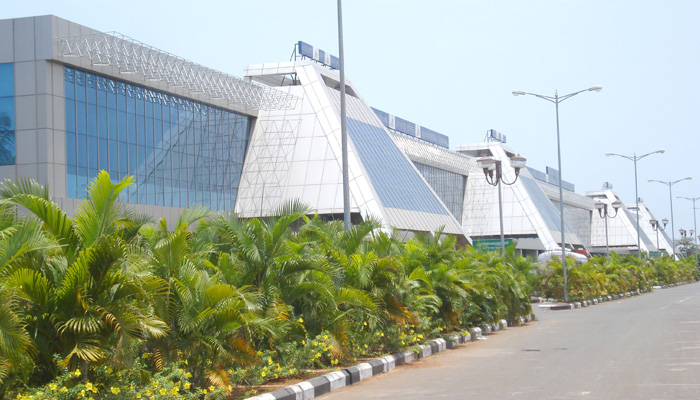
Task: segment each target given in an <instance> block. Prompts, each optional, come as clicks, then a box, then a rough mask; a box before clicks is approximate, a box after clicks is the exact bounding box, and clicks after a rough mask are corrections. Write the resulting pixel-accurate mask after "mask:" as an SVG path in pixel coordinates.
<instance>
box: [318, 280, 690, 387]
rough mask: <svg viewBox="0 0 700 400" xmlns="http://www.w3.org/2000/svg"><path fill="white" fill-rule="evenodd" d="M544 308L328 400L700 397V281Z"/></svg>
mask: <svg viewBox="0 0 700 400" xmlns="http://www.w3.org/2000/svg"><path fill="white" fill-rule="evenodd" d="M533 307H535V308H537V305H536V304H535V305H533ZM535 312H536V314H537V317H538V321H536V322H531V323H529V324H528V326H525V327H513V328H509V329H508V330H505V331H499V332H496V333H495V334H492V335H489V336H487V340H485V341H477V342H471V343H470V344H468V345H466V348H465V346H459V347H457V348H456V349H453V350H447V351H445V352H441V353H438V354H436V355H433V356H431V357H428V358H425V359H422V360H418V361H416V362H413V363H410V364H407V365H404V366H401V367H399V368H395V369H393V370H391V371H390V372H388V373H385V374H381V375H378V376H375V377H373V378H371V379H368V380H366V381H362V382H360V383H358V384H356V385H353V386H348V387H345V388H342V389H340V390H338V391H336V392H332V393H329V394H327V395H325V396H322V397H321V398H322V399H323V400H346V399H347V400H350V399H472V398H478V399H489V400H493V399H606V400H607V399H664V400H666V399H700V283H693V284H689V285H683V286H678V287H675V288H669V289H657V290H656V291H655V292H654V293H649V294H645V295H642V296H638V297H633V298H627V299H622V300H617V301H614V302H609V303H603V304H599V305H595V306H591V307H588V308H580V309H575V310H564V311H544V310H540V309H537V310H536V311H535Z"/></svg>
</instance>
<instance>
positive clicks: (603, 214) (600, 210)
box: [595, 200, 622, 259]
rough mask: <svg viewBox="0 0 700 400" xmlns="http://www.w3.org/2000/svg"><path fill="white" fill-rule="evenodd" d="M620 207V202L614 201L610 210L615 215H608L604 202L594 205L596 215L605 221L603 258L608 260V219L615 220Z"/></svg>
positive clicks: (606, 204) (606, 205)
mask: <svg viewBox="0 0 700 400" xmlns="http://www.w3.org/2000/svg"><path fill="white" fill-rule="evenodd" d="M620 207H622V203H621V202H620V200H615V201H613V202H612V209H613V210H614V211H615V214H612V215H611V214H610V212H609V211H608V203H606V202H604V201H600V200H598V201H597V202H596V203H595V208H596V209H597V210H598V214H599V215H600V217H601V218H603V219H605V258H606V259H608V258H610V245H609V242H608V219H609V218H615V217H617V212H618V211H619V210H620Z"/></svg>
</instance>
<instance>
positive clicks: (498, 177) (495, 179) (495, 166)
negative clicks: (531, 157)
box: [476, 154, 526, 256]
mask: <svg viewBox="0 0 700 400" xmlns="http://www.w3.org/2000/svg"><path fill="white" fill-rule="evenodd" d="M525 161H526V160H525V157H521V156H520V154H518V155H517V156H515V157H512V158H511V159H510V166H511V167H513V169H514V170H515V178H514V179H513V181H511V182H507V181H506V180H505V179H504V177H503V167H502V165H501V160H497V159H495V158H492V157H481V158H479V159H478V160H477V161H476V162H477V165H478V166H479V168H482V169H483V170H484V176H486V182H488V184H489V185H493V186H498V216H499V218H500V222H501V255H503V256H505V255H506V241H505V237H504V234H503V198H502V197H501V182H503V184H505V185H509V186H510V185H512V184H514V183H515V181H517V180H518V175H520V169H522V168H525Z"/></svg>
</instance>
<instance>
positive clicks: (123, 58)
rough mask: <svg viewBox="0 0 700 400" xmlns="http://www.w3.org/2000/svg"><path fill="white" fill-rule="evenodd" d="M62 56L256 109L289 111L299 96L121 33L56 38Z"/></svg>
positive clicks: (97, 33)
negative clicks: (110, 67) (191, 59)
mask: <svg viewBox="0 0 700 400" xmlns="http://www.w3.org/2000/svg"><path fill="white" fill-rule="evenodd" d="M56 39H57V40H58V43H59V56H60V57H82V58H85V59H88V60H90V61H91V62H92V64H93V65H98V66H112V67H117V68H118V69H119V71H120V72H121V73H123V74H136V73H139V74H142V75H143V76H144V77H145V78H146V79H147V80H152V81H161V82H166V83H167V84H168V85H170V86H172V87H185V88H187V89H189V90H190V91H191V92H192V93H198V94H206V95H208V96H209V97H210V98H212V99H223V100H226V101H228V102H229V104H231V105H240V106H243V107H244V108H245V109H252V110H286V109H291V108H294V107H296V104H297V101H298V100H299V98H298V97H296V96H294V95H292V94H289V93H284V92H282V91H279V90H276V89H273V88H269V87H265V86H261V85H258V84H255V83H253V82H249V81H246V80H244V79H241V78H238V77H235V76H232V75H229V74H226V73H223V72H220V71H217V70H214V69H211V68H207V67H205V66H203V65H200V64H197V63H194V62H192V61H188V60H186V59H184V58H181V57H178V56H176V55H173V54H170V53H167V52H165V51H162V50H159V49H157V48H155V47H152V46H149V45H147V44H144V43H141V42H139V41H137V40H134V39H132V38H130V37H128V36H124V35H122V34H120V33H117V32H109V33H102V32H96V33H91V34H86V35H75V36H69V37H63V38H56Z"/></svg>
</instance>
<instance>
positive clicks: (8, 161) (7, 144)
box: [0, 63, 15, 165]
mask: <svg viewBox="0 0 700 400" xmlns="http://www.w3.org/2000/svg"><path fill="white" fill-rule="evenodd" d="M14 163H15V71H14V65H13V64H12V63H4V64H0V165H14Z"/></svg>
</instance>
